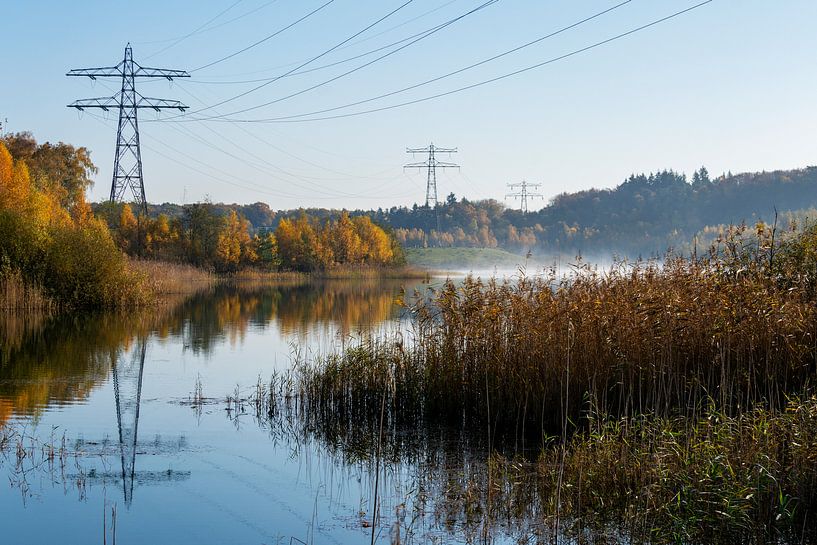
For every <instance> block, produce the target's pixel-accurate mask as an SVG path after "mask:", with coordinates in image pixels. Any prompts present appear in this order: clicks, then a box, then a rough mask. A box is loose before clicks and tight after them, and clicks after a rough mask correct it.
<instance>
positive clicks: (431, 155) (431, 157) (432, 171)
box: [403, 142, 460, 231]
mask: <svg viewBox="0 0 817 545" xmlns="http://www.w3.org/2000/svg"><path fill="white" fill-rule="evenodd" d="M406 153H410V154H412V156H414V155H415V154H417V153H427V154H428V159H427V160H425V161H420V162H418V163H408V164H406V165H403V169H407V168H416V169H418V170H419V169H426V170H427V172H428V178H427V181H426V208H429V202H431V201H432V199H433V202H434V211H435V214H436V217H437V231H439V230H440V213H439V210H437V205H438V204H439V200H438V198H437V169H438V168H460V166H459V165H457V164H454V163H449V162H445V161H438V160H437V154H438V153H447V154H448V155H449V156H450V155H451V154H452V153H457V148H438V147H437V146H435V145H434V143H433V142H432V143H431V144H429V145H428V147H425V148H406Z"/></svg>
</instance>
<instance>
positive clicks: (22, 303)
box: [0, 271, 56, 314]
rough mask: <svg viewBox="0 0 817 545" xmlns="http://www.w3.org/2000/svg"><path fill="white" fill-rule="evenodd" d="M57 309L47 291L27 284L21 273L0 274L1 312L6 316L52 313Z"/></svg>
mask: <svg viewBox="0 0 817 545" xmlns="http://www.w3.org/2000/svg"><path fill="white" fill-rule="evenodd" d="M55 308H56V304H55V302H54V301H53V300H52V299H51V298H50V297H48V295H46V293H45V290H43V288H42V287H40V286H38V285H36V284H33V283H30V282H27V281H26V280H25V279H24V278H23V275H22V274H21V273H20V272H19V271H9V272H6V273H0V311H2V312H3V313H4V314H9V313H19V312H34V311H37V312H50V311H52V310H54V309H55Z"/></svg>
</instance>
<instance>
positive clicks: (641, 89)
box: [0, 0, 817, 209]
mask: <svg viewBox="0 0 817 545" xmlns="http://www.w3.org/2000/svg"><path fill="white" fill-rule="evenodd" d="M324 1H325V0H302V1H294V0H277V1H274V2H270V1H269V0H242V1H240V2H238V3H237V4H235V5H234V6H232V7H231V8H230V9H229V10H228V11H226V13H224V14H223V15H221V16H220V17H218V18H217V19H215V20H214V21H213V22H212V23H211V24H210V25H209V26H205V27H204V29H202V30H204V31H203V32H198V33H196V34H193V35H191V36H189V37H187V38H185V39H182V40H181V41H179V40H178V38H180V37H184V36H185V35H187V34H190V33H191V32H193V31H194V30H196V29H200V28H201V27H202V25H203V24H204V23H206V22H207V21H209V20H211V19H213V18H214V17H215V16H216V15H217V14H218V13H219V12H222V11H223V10H225V9H226V8H228V7H229V6H231V5H233V4H234V3H235V0H224V1H219V2H216V1H202V0H199V1H192V0H188V1H173V2H166V1H165V2H160V1H158V0H142V1H140V2H132V1H131V2H126V1H110V0H106V1H102V0H98V1H85V2H63V1H53V0H52V1H46V2H9V3H7V4H6V5H5V6H4V8H3V34H4V38H5V39H4V42H5V44H6V45H5V46H4V47H3V48H2V50H1V51H2V52H0V64H2V66H3V75H2V81H1V82H0V119H2V118H8V129H9V130H11V131H22V130H29V131H32V132H33V133H34V134H35V136H36V137H37V138H38V139H39V140H52V141H57V140H62V141H65V142H70V143H72V144H75V145H84V146H87V147H88V148H90V149H91V150H92V157H93V159H94V160H95V162H96V163H97V164H98V166H99V174H98V176H97V178H96V185H95V187H94V189H93V190H92V192H91V198H92V199H93V200H101V199H103V198H105V196H106V195H107V193H108V192H109V188H110V175H111V174H110V173H111V166H112V162H113V151H114V144H115V136H116V134H115V133H116V127H115V125H116V119H115V115H116V114H115V112H111V113H110V114H108V116H107V117H108V119H107V120H99V119H95V118H94V117H92V116H90V115H88V114H84V115H78V113H77V112H76V111H75V110H72V109H68V108H66V107H65V105H66V104H68V103H70V102H72V101H73V100H74V99H77V98H84V97H95V96H105V95H110V94H112V92H111V90H110V89H115V88H117V87H118V85H119V82H116V81H109V82H97V83H93V82H91V81H89V80H87V79H81V78H67V77H65V76H64V74H65V72H66V71H67V70H69V69H71V68H83V67H91V66H109V65H115V64H116V63H117V62H119V60H121V58H122V54H123V48H124V46H125V44H126V43H127V42H128V41H130V42H131V43H132V45H133V50H134V57H135V59H136V60H137V62H139V63H141V64H142V65H145V66H157V67H166V68H183V69H193V68H195V67H197V66H201V65H203V64H206V63H208V62H211V61H213V60H216V59H218V58H221V57H223V56H225V55H227V54H230V53H233V52H235V51H237V50H239V49H241V48H242V47H245V46H247V45H249V44H250V43H252V42H254V41H256V40H259V39H261V38H263V37H264V36H266V35H268V34H269V33H271V32H273V31H274V30H276V29H278V28H280V27H282V26H285V25H286V24H289V23H290V22H292V21H294V20H295V19H297V18H299V17H301V16H302V15H304V14H305V13H307V12H309V11H310V10H312V9H314V8H315V7H317V6H319V5H321V4H322V3H323V2H324ZM404 1H405V0H380V1H371V0H367V1H361V0H355V1H351V0H335V2H334V3H332V4H331V5H330V6H328V7H326V8H325V9H323V10H322V11H320V12H319V13H318V14H316V15H314V16H313V17H311V18H309V19H307V20H306V21H304V22H302V23H300V24H299V25H297V26H295V27H293V28H292V29H290V30H288V31H286V32H284V33H282V34H281V35H279V36H277V37H275V38H273V39H271V40H269V41H268V42H266V43H264V44H263V45H261V46H258V47H255V48H253V49H251V50H249V51H247V52H246V53H243V54H241V55H238V56H236V57H234V58H232V59H229V60H227V61H224V62H221V63H219V64H216V65H215V66H212V67H210V68H206V69H202V70H199V71H195V72H194V73H193V77H192V78H191V81H179V82H177V83H173V84H170V83H168V82H166V81H156V82H150V83H146V84H144V85H142V87H140V91H141V92H142V94H144V95H146V96H154V97H161V98H170V99H178V100H181V101H183V102H185V103H187V104H189V105H190V106H191V110H192V111H195V110H198V109H201V108H202V107H203V105H211V104H214V103H216V102H219V101H220V100H223V99H225V98H229V97H230V96H233V95H235V94H238V93H240V92H242V91H245V90H248V89H250V88H252V87H254V86H255V85H257V84H215V83H204V82H216V81H231V80H246V79H256V78H264V77H266V78H272V77H274V76H276V75H280V74H282V73H283V72H286V70H288V69H289V68H292V67H293V63H296V62H298V61H302V60H306V59H309V58H310V57H312V56H314V55H317V54H318V53H320V52H322V51H324V50H326V49H328V48H329V47H331V46H333V45H335V44H336V43H338V42H340V41H342V40H344V39H345V38H347V37H348V36H350V35H352V34H354V33H355V32H357V31H359V30H361V29H362V28H364V27H365V26H367V25H368V24H370V23H371V22H373V21H375V20H376V19H378V18H379V17H381V16H383V15H385V14H386V13H388V12H389V11H391V10H392V9H394V8H396V7H397V6H399V5H400V4H402V3H403V2H404ZM480 3H482V2H481V1H480V0H454V1H448V0H439V1H432V0H414V1H413V2H412V3H410V4H409V5H408V6H406V7H405V8H403V9H402V10H401V11H399V12H398V13H396V14H395V15H393V16H392V17H390V18H389V19H387V20H386V21H384V22H383V23H380V24H379V25H377V26H375V27H374V28H373V29H372V30H370V31H369V32H367V33H365V34H363V35H362V36H361V37H360V38H359V39H358V40H361V39H362V41H358V40H355V41H354V42H353V43H352V45H350V46H349V47H345V48H343V49H339V50H337V51H335V52H333V53H331V54H330V55H328V56H326V57H325V58H322V59H320V60H318V61H316V62H315V63H313V64H311V65H309V66H310V67H317V66H322V65H324V64H327V63H331V62H335V61H338V60H342V59H346V58H348V57H351V56H354V55H357V54H360V53H364V52H366V51H368V50H371V49H374V48H377V47H380V46H383V45H386V44H389V43H392V42H395V41H398V40H401V39H403V38H406V37H408V36H410V35H413V34H415V33H418V32H421V31H423V30H426V29H428V28H431V27H433V26H435V25H438V24H440V23H442V22H444V21H446V20H448V19H451V18H453V17H456V16H457V15H459V14H461V13H463V12H465V11H468V10H469V9H471V8H473V7H475V6H477V5H479V4H480ZM617 3H618V1H617V0H582V1H579V0H553V1H544V0H542V1H533V0H499V1H498V2H497V3H495V4H493V5H491V6H489V7H487V8H485V9H484V10H482V11H480V12H478V13H475V14H473V15H471V16H469V17H467V18H465V19H463V20H462V21H460V22H458V23H455V24H453V25H451V26H450V27H448V28H446V29H445V30H443V31H441V32H438V33H437V34H435V35H433V36H431V37H429V38H427V39H425V40H423V41H421V42H419V43H417V44H415V45H413V46H411V47H408V48H406V49H404V50H403V51H400V52H399V53H397V54H395V55H393V56H391V57H388V58H386V59H383V60H382V61H380V62H378V63H376V64H374V65H372V66H369V67H367V68H364V69H362V70H360V71H359V72H357V73H355V74H352V75H350V76H347V77H345V78H342V79H340V80H338V81H336V82H334V83H331V84H329V85H326V86H324V87H322V88H320V89H316V90H314V91H312V92H308V93H304V94H302V95H300V96H298V97H295V98H292V99H289V100H284V101H281V102H279V103H277V104H274V105H271V106H269V107H265V108H262V109H258V110H253V111H251V112H247V113H245V114H241V115H239V116H236V117H241V118H245V119H252V118H270V117H280V116H286V115H292V114H299V113H302V112H309V111H313V110H319V109H323V108H328V107H333V106H337V105H341V104H345V103H347V102H351V101H354V100H360V99H365V98H368V97H370V96H375V95H378V94H381V93H384V92H388V91H391V90H394V89H398V88H400V87H404V86H407V85H411V84H413V83H417V82H419V81H423V80H425V79H429V78H431V77H434V76H437V75H440V74H443V73H446V72H448V71H452V70H455V69H457V68H460V67H462V66H465V65H467V64H470V63H472V62H475V61H478V60H481V59H483V58H486V57H489V56H491V55H493V54H495V53H498V52H501V51H504V50H506V49H510V48H512V47H514V46H516V45H519V44H522V43H524V42H527V41H529V40H531V39H534V38H536V37H538V36H541V35H544V34H546V33H548V32H550V31H553V30H556V29H558V28H560V27H563V26H566V25H568V24H571V23H574V22H576V21H578V20H580V19H582V18H584V17H586V16H589V15H591V14H593V13H596V12H599V11H601V10H603V9H606V8H608V7H610V6H613V5H615V4H617ZM695 3H697V2H696V1H695V0H633V1H632V2H631V3H630V4H628V5H626V6H624V7H622V8H620V9H617V10H615V11H614V12H612V13H610V14H608V15H606V16H604V17H602V18H600V19H597V20H595V21H592V22H590V23H587V24H585V25H582V26H581V27H578V28H576V29H574V30H572V31H570V32H567V33H564V34H562V35H559V36H557V37H555V38H552V39H550V40H547V41H544V42H542V43H540V44H538V45H536V46H533V47H530V48H528V49H526V50H524V51H521V52H519V53H517V54H514V55H512V56H509V57H506V58H504V59H502V60H500V61H496V62H493V63H490V64H487V65H485V66H481V67H479V68H477V69H475V70H472V71H469V72H465V73H463V74H460V75H458V76H456V77H453V78H450V79H447V80H443V81H440V82H437V83H435V84H432V85H429V86H426V87H424V88H420V89H416V90H414V91H411V92H409V93H405V94H401V95H398V96H394V97H390V98H387V99H383V100H382V101H378V102H375V103H372V104H371V106H381V105H389V104H394V103H397V102H402V101H404V100H411V99H414V98H420V97H423V96H427V95H430V94H434V93H437V92H442V91H446V90H449V89H453V88H455V87H460V86H463V85H467V84H470V83H473V82H476V81H480V80H484V79H488V78H491V77H494V76H496V75H499V74H502V73H505V72H509V71H512V70H514V69H517V68H521V67H524V66H527V65H530V64H534V63H537V62H541V61H543V60H546V59H548V58H551V57H555V56H558V55H560V54H563V53H566V52H569V51H571V50H574V49H577V48H581V47H584V46H586V45H589V44H592V43H594V42H597V41H600V40H603V39H606V38H608V37H611V36H613V35H616V34H618V33H621V32H623V31H626V30H629V29H631V28H634V27H637V26H639V25H641V24H644V23H647V22H650V21H652V20H654V19H657V18H660V17H662V16H664V15H668V14H670V13H673V12H675V11H678V10H680V9H683V8H685V7H688V6H691V5H693V4H695ZM429 12H430V13H429ZM233 19H235V20H233ZM815 23H817V2H814V0H781V1H771V0H715V1H714V2H713V3H711V4H709V5H707V6H704V7H702V8H700V9H697V10H695V11H693V12H691V13H689V14H686V15H684V16H681V17H679V18H676V19H673V20H671V21H669V22H667V23H664V24H662V25H659V26H656V27H653V28H651V29H648V30H646V31H644V32H641V33H638V34H636V35H633V36H630V37H627V38H624V39H622V40H619V41H617V42H614V43H612V44H609V45H606V46H603V47H601V48H598V49H594V50H592V51H589V52H587V53H584V54H581V55H578V56H574V57H571V58H569V59H567V60H564V61H561V62H557V63H554V64H551V65H548V66H545V67H543V68H541V69H538V70H534V71H530V72H527V73H525V74H522V75H520V76H517V77H514V78H510V79H506V80H503V81H500V82H497V83H493V84H490V85H486V86H483V87H480V88H477V89H473V90H470V91H466V92H463V93H459V94H456V95H453V96H448V97H444V98H440V99H437V100H433V101H430V102H425V103H421V104H416V105H412V106H407V107H404V108H398V109H394V110H389V111H385V112H380V113H373V114H369V115H363V116H359V117H350V118H345V119H336V120H326V121H315V122H309V123H276V124H244V125H240V126H238V125H235V124H230V123H218V122H206V123H205V122H191V123H168V122H162V123H156V122H148V120H154V119H156V115H154V114H153V113H150V112H147V111H142V112H141V113H142V117H141V129H142V130H141V135H142V143H143V150H142V153H143V160H144V172H145V184H146V189H147V196H148V200H149V201H151V202H163V201H174V202H179V201H181V200H182V199H183V198H185V199H186V201H187V202H191V201H196V200H201V199H203V198H205V197H208V196H209V198H211V199H212V200H213V201H225V202H254V201H259V200H260V201H264V202H268V203H269V204H270V205H271V206H272V207H273V208H276V209H277V208H290V207H296V206H331V207H346V208H354V207H367V208H368V207H378V206H382V207H388V206H392V205H396V204H411V203H413V202H415V201H418V202H422V201H423V199H424V191H425V179H424V175H422V174H417V173H411V172H407V173H405V174H404V172H403V170H402V168H401V166H402V164H403V163H404V162H407V161H409V160H411V157H410V156H407V155H406V154H405V147H406V146H412V147H415V146H416V147H419V146H425V145H427V144H428V143H429V142H430V141H433V142H434V143H435V144H438V145H441V146H451V147H454V146H456V147H458V148H459V150H460V151H459V153H458V154H457V155H456V156H455V157H454V158H453V159H454V160H456V161H457V162H459V163H460V164H461V165H462V171H461V173H457V172H456V171H451V172H446V173H443V174H441V175H440V177H439V185H440V193H441V198H442V197H443V196H444V195H445V194H447V193H449V192H452V191H453V192H454V193H456V194H457V195H458V196H459V195H465V196H467V197H469V198H486V197H494V198H498V199H500V200H501V199H503V198H504V194H505V193H506V188H505V184H506V183H509V182H517V181H520V180H522V179H527V180H528V181H531V182H541V183H542V184H543V187H542V192H543V193H544V194H545V196H546V197H547V198H550V197H552V196H554V195H556V194H558V193H561V192H564V191H577V190H581V189H585V188H590V187H611V186H614V185H616V184H618V183H619V182H620V181H621V180H623V179H624V178H625V177H626V176H628V175H629V174H630V173H632V172H642V171H654V170H658V169H664V168H672V169H676V170H680V171H684V172H687V173H691V172H692V171H693V170H694V169H696V168H698V167H699V166H701V165H706V166H707V167H708V168H709V170H710V172H712V173H714V174H719V173H721V172H724V171H728V170H731V171H733V172H740V171H755V170H772V169H779V168H796V167H803V166H806V165H811V164H815V163H817V136H815V133H816V132H817V131H815V129H816V128H817V103H816V102H817V101H815V93H817V91H816V90H817V71H816V70H815V69H814V65H813V64H814V59H813V57H814V52H815V51H817V34H815V32H814V26H815ZM213 27H214V28H213ZM168 46H170V47H168ZM165 48H166V50H164V51H161V52H159V51H160V50H162V49H165ZM157 52H159V53H158V54H156V53H157ZM154 54H155V55H154ZM372 58H374V57H373V56H368V57H363V58H361V59H359V60H357V61H352V62H350V63H346V64H340V65H338V66H335V67H331V68H327V69H324V70H317V71H314V72H311V73H308V74H302V75H297V76H293V77H288V78H283V79H281V80H279V81H275V82H273V83H271V84H269V85H267V86H266V87H264V88H263V89H260V90H258V91H255V92H253V93H250V94H249V95H247V96H245V97H243V98H241V99H239V100H236V101H233V102H230V103H228V104H225V105H223V106H220V107H218V108H215V109H213V110H208V112H206V113H209V112H210V111H215V112H219V113H227V112H231V111H234V110H237V109H241V108H244V107H249V106H254V105H256V104H259V103H262V102H267V101H271V100H274V99H276V98H279V97H282V96H285V95H287V94H289V93H291V92H293V91H298V90H301V89H304V88H306V87H309V86H310V85H313V84H315V83H318V82H321V81H324V80H326V79H328V78H330V77H332V76H334V75H337V74H340V73H341V72H343V71H345V70H348V69H349V68H351V67H354V66H357V65H359V64H361V63H363V62H365V61H367V60H370V59H372ZM140 83H141V82H140ZM106 86H107V87H106ZM350 111H354V109H352V110H350ZM174 115H175V114H173V113H171V112H167V113H163V114H162V115H161V116H160V117H162V118H169V117H172V116H174ZM202 115H203V114H202ZM419 159H420V158H417V159H416V160H419ZM508 204H509V205H513V203H512V202H510V201H509V202H508Z"/></svg>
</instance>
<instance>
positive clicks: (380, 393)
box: [269, 226, 817, 543]
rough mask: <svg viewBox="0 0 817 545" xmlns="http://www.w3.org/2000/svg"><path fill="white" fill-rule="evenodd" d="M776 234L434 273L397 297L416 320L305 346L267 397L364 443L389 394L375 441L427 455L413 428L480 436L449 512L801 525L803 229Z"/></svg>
mask: <svg viewBox="0 0 817 545" xmlns="http://www.w3.org/2000/svg"><path fill="white" fill-rule="evenodd" d="M776 235H778V234H777V233H776V232H775V231H774V230H773V229H772V230H766V229H765V228H764V227H762V226H758V237H757V238H756V239H754V240H753V239H751V238H750V237H739V236H731V235H730V236H729V237H726V238H724V239H723V240H721V241H719V243H718V245H716V246H714V247H713V248H711V249H710V251H709V253H708V254H707V255H706V256H704V257H703V258H698V257H697V256H693V257H692V258H690V259H682V258H668V259H667V260H666V261H665V262H664V263H662V264H660V265H659V264H656V263H650V262H646V263H645V262H637V263H634V264H627V263H619V264H617V265H615V266H613V267H612V268H611V269H610V270H608V271H603V272H602V271H599V270H597V269H593V268H591V267H587V266H577V267H576V268H575V269H574V271H573V272H572V274H570V275H568V276H567V277H560V276H557V275H556V274H555V273H552V274H550V275H549V276H547V275H546V276H544V277H535V278H528V277H524V276H522V277H520V278H518V279H516V280H515V281H503V282H498V281H496V280H489V281H483V280H481V279H479V278H473V277H469V278H466V279H465V280H464V281H463V282H462V283H459V284H456V283H454V282H447V283H446V284H445V285H444V286H443V287H442V288H441V289H440V290H439V291H438V292H435V293H432V294H431V295H430V297H419V298H417V302H416V303H414V304H412V305H410V306H409V310H410V311H411V313H413V315H414V317H415V321H414V329H413V331H412V333H413V334H412V335H411V336H409V337H408V338H405V335H396V336H395V337H393V338H389V339H386V340H380V341H375V340H369V341H365V342H363V343H362V344H360V345H359V346H356V347H352V348H349V349H347V350H345V351H343V352H341V353H339V354H336V355H334V356H331V357H328V358H319V359H316V360H308V361H300V362H298V365H297V367H296V370H297V373H298V376H297V379H296V380H295V381H294V382H293V383H291V385H290V390H288V391H286V392H283V393H282V394H280V396H281V397H282V399H285V400H288V401H287V403H290V404H291V403H292V401H291V400H292V399H295V400H296V404H295V407H296V409H297V410H296V413H297V414H298V419H299V421H301V422H302V423H303V424H302V428H301V430H302V431H303V433H304V434H312V435H318V436H319V437H321V438H323V439H324V440H325V441H326V443H327V444H329V445H335V446H336V448H337V446H339V448H340V449H342V450H345V451H348V452H351V453H355V454H356V455H358V456H360V455H361V453H363V454H362V455H363V456H366V455H367V454H366V453H368V456H371V452H372V448H371V447H372V443H373V439H372V438H373V437H375V436H376V434H377V430H378V420H379V417H380V415H381V414H382V413H381V410H382V409H381V403H382V400H383V399H384V396H385V399H386V408H385V411H384V412H385V422H386V424H385V426H386V429H387V430H389V431H388V433H387V437H388V438H390V439H391V444H392V446H391V447H388V446H387V447H386V449H385V451H386V453H387V454H386V457H387V459H388V456H389V454H393V455H396V456H399V455H400V453H401V452H402V453H403V454H408V455H409V456H416V457H417V458H416V459H418V460H422V457H421V456H422V453H423V452H424V450H425V448H426V447H424V446H423V445H422V443H421V444H420V445H419V446H415V447H412V446H411V445H412V437H413V436H418V435H419V436H424V437H430V436H433V435H437V436H442V437H449V438H455V440H457V441H458V442H461V444H462V445H468V444H470V445H473V444H477V445H484V449H483V452H484V455H483V462H484V461H485V460H486V459H487V462H485V463H486V465H485V466H484V468H483V469H478V468H475V467H474V465H473V464H472V463H471V462H468V461H465V462H463V466H462V467H461V468H460V469H461V471H460V473H459V474H458V475H459V477H458V478H457V479H458V481H457V482H458V485H457V486H456V487H450V486H449V487H448V488H446V489H445V490H444V492H446V493H447V492H448V491H449V490H454V491H455V493H454V494H453V495H452V497H451V498H448V497H446V499H445V500H444V506H445V509H446V510H447V512H448V513H449V514H451V513H453V515H451V516H459V517H461V518H465V519H474V520H476V521H477V524H478V525H480V526H481V527H482V528H489V527H493V526H497V525H503V524H504V525H505V527H514V526H515V525H519V526H518V527H519V528H522V527H523V526H525V528H526V530H527V529H530V528H533V529H534V532H533V535H534V536H535V538H536V539H545V540H552V539H556V538H558V537H559V536H565V535H566V536H570V537H572V538H573V539H575V540H576V541H577V542H588V541H596V542H606V541H613V542H620V541H621V539H625V541H632V542H648V543H673V542H674V543H697V542H717V543H734V542H739V543H765V542H778V543H779V542H786V543H798V542H810V541H809V540H811V539H814V538H815V536H817V532H815V528H817V523H815V520H816V519H815V517H817V501H816V500H817V457H815V456H817V455H815V454H814V453H815V452H817V399H815V398H814V397H813V395H814V381H815V378H817V315H816V313H817V304H816V303H817V295H816V293H817V290H815V283H817V274H815V271H817V269H815V268H814V263H815V262H817V261H815V260H814V255H817V253H815V248H817V229H814V228H812V229H810V230H809V231H807V232H806V233H805V234H804V235H803V236H801V237H799V238H798V237H794V238H790V239H788V240H785V241H784V242H783V243H780V241H779V240H777V241H776V240H775V237H776ZM280 405H281V404H280V403H279V405H277V406H276V407H280ZM284 406H288V405H286V404H285V405H284ZM280 413H281V410H280V408H274V409H272V410H270V411H269V415H270V416H271V417H272V416H275V415H278V414H280ZM367 438H368V439H367ZM459 449H460V451H461V452H465V451H466V449H465V448H464V447H463V446H460V447H459ZM429 478H430V479H436V481H435V482H437V483H438V484H439V480H440V479H442V480H443V482H445V483H447V485H450V483H451V480H452V477H451V475H442V476H440V475H431V476H430V477H429ZM432 484H433V483H431V484H429V487H430V486H431V485H432ZM447 516H448V515H447ZM526 535H528V536H530V535H531V534H526ZM622 536H626V538H622Z"/></svg>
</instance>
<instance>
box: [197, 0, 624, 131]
mask: <svg viewBox="0 0 817 545" xmlns="http://www.w3.org/2000/svg"><path fill="white" fill-rule="evenodd" d="M630 2H632V0H625V1H623V2H621V3H619V4H616V5H614V6H612V7H610V8H607V9H605V10H602V11H600V12H598V13H595V14H593V15H591V16H589V17H585V18H584V19H582V20H580V21H577V22H575V23H573V24H570V25H568V26H565V27H562V28H560V29H558V30H556V31H554V32H551V33H549V34H546V35H544V36H540V37H539V38H536V39H534V40H531V41H529V42H527V43H525V44H522V45H520V46H517V47H514V48H513V49H509V50H507V51H504V52H502V53H499V54H498V55H494V56H492V57H489V58H487V59H484V60H481V61H479V62H476V63H473V64H470V65H468V66H465V67H463V68H460V69H458V70H455V71H453V72H448V73H447V74H443V75H441V76H438V77H435V78H432V79H429V80H425V81H422V82H420V83H417V84H414V85H410V86H408V87H403V88H402V89H398V90H396V91H391V92H388V93H384V94H382V95H378V96H375V97H371V98H367V99H364V100H358V101H356V102H351V103H348V104H344V105H342V106H335V107H333V108H326V109H323V110H315V111H312V112H308V113H304V114H297V115H289V116H282V117H276V118H271V119H270V120H269V121H282V120H289V119H297V118H302V117H309V116H313V115H319V114H324V113H329V112H334V111H337V110H343V109H346V108H351V107H354V106H359V105H361V104H366V103H369V102H374V101H376V100H380V99H383V98H387V97H390V96H394V95H397V94H401V93H405V92H406V91H411V90H413V89H417V88H419V87H423V86H425V85H429V84H431V83H434V82H437V81H440V80H443V79H446V78H450V77H451V76H455V75H457V74H461V73H463V72H466V71H468V70H471V69H473V68H476V67H478V66H482V65H484V64H487V63H489V62H492V61H495V60H497V59H499V58H502V57H505V56H507V55H511V54H513V53H516V52H518V51H520V50H522V49H525V48H527V47H530V46H532V45H535V44H538V43H540V42H543V41H545V40H547V39H550V38H553V37H555V36H558V35H559V34H563V33H565V32H567V31H568V30H572V29H574V28H576V27H578V26H580V25H583V24H585V23H588V22H590V21H592V20H594V19H598V18H599V17H601V16H603V15H606V14H608V13H610V12H612V11H614V10H617V9H619V8H621V7H623V6H625V5H627V4H629V3H630ZM482 7H484V6H482ZM480 9H481V8H480ZM244 111H246V110H244ZM236 113H243V112H242V111H238V112H233V113H231V114H228V115H234V114H236ZM203 119H206V120H210V119H214V117H209V118H203ZM264 121H267V120H264ZM259 122H261V121H259Z"/></svg>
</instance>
